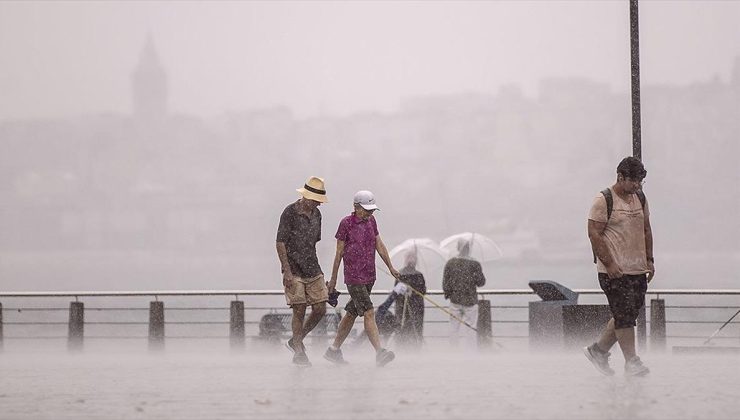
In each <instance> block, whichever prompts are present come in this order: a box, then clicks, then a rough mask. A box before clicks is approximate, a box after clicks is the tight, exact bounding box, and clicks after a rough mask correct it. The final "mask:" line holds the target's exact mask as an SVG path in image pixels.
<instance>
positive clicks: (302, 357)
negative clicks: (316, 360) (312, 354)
mask: <svg viewBox="0 0 740 420" xmlns="http://www.w3.org/2000/svg"><path fill="white" fill-rule="evenodd" d="M293 364H294V365H298V366H303V367H309V366H311V361H310V360H308V356H306V352H303V351H297V352H296V353H295V354H294V355H293Z"/></svg>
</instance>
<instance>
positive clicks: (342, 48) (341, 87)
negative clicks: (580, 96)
mask: <svg viewBox="0 0 740 420" xmlns="http://www.w3.org/2000/svg"><path fill="white" fill-rule="evenodd" d="M640 5H641V9H640V13H641V16H640V17H641V38H642V39H641V43H642V44H641V49H642V78H643V84H655V83H680V84H688V83H692V82H698V81H706V80H709V79H711V78H712V77H714V76H715V75H718V76H719V77H720V78H721V79H722V80H727V78H728V75H729V71H730V68H731V63H732V61H733V58H734V56H735V55H736V54H739V53H740V44H738V40H740V25H738V22H740V2H735V1H716V2H712V1H680V2H673V1H642V2H640ZM147 33H151V34H152V35H153V37H154V41H155V44H156V46H157V49H158V51H159V54H160V57H161V59H162V62H163V64H164V66H165V67H166V69H167V72H168V76H169V84H170V107H171V109H172V110H173V111H174V112H181V113H187V114H193V115H197V116H204V117H209V116H215V115H218V114H221V113H223V112H228V111H243V110H250V109H256V108H264V107H271V106H276V105H286V106H288V107H290V108H291V109H293V111H294V112H295V113H296V115H297V116H299V117H311V116H315V115H319V114H324V115H347V114H351V113H354V112H358V111H367V110H372V111H381V112H392V111H394V110H396V109H397V108H398V106H399V102H400V100H402V99H403V98H405V97H409V96H413V95H419V94H422V95H426V94H445V93H459V92H484V93H485V92H488V93H496V91H497V90H498V89H499V87H500V86H502V85H505V84H512V83H514V84H519V85H521V87H522V88H523V89H524V91H525V93H527V94H531V95H533V94H535V93H536V89H537V82H538V81H539V80H540V79H542V78H544V77H550V76H575V77H588V78H590V79H593V80H597V81H602V82H606V83H609V84H610V85H611V86H612V88H613V89H614V90H617V91H619V90H621V91H626V90H627V89H628V87H629V5H628V2H627V1H592V2H591V1H561V2H559V1H547V2H545V1H533V2H507V1H496V2H470V3H467V2H404V3H401V2H390V1H388V2H385V1H383V2H381V1H376V2H341V3H340V2H309V1H300V2H287V1H285V2H269V3H268V2H222V3H219V2H202V3H201V2H174V1H167V2H46V1H45V2H30V1H26V2H5V1H3V2H0V92H2V94H0V120H2V119H12V118H29V117H30V118H36V117H67V116H73V115H83V114H93V113H99V112H116V113H124V112H128V110H129V109H130V103H131V97H130V90H129V89H130V88H129V81H130V73H131V71H132V69H133V67H134V65H135V63H136V61H137V59H138V54H139V51H140V50H141V48H142V46H143V44H144V42H145V40H146V37H147Z"/></svg>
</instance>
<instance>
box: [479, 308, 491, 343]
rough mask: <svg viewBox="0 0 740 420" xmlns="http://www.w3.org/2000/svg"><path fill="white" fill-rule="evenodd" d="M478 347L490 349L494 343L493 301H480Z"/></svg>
mask: <svg viewBox="0 0 740 420" xmlns="http://www.w3.org/2000/svg"><path fill="white" fill-rule="evenodd" d="M477 329H478V347H479V348H480V347H490V346H491V343H492V342H493V332H492V329H491V301H490V300H486V299H481V300H479V301H478V327H477Z"/></svg>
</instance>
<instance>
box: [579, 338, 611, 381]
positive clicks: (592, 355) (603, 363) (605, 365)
mask: <svg viewBox="0 0 740 420" xmlns="http://www.w3.org/2000/svg"><path fill="white" fill-rule="evenodd" d="M583 354H585V355H586V357H587V358H588V360H590V361H591V363H593V365H594V367H596V369H598V370H599V372H601V373H602V374H604V375H606V376H612V375H614V370H613V369H612V368H610V367H609V356H611V353H608V352H603V351H601V350H600V349H597V348H596V344H595V343H594V344H592V345H590V346H588V347H584V348H583Z"/></svg>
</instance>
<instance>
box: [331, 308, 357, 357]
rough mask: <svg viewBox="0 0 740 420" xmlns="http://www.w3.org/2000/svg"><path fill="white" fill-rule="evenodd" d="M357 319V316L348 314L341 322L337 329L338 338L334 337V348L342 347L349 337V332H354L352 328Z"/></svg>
mask: <svg viewBox="0 0 740 420" xmlns="http://www.w3.org/2000/svg"><path fill="white" fill-rule="evenodd" d="M356 318H357V316H356V315H352V314H351V313H349V312H347V313H346V314H345V315H344V317H343V318H342V320H341V321H339V326H338V327H337V336H336V337H334V344H333V345H332V347H334V348H335V349H338V348H339V347H341V346H342V343H344V340H345V339H346V338H347V336H348V335H349V332H350V331H352V326H353V325H354V324H355V319H356Z"/></svg>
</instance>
